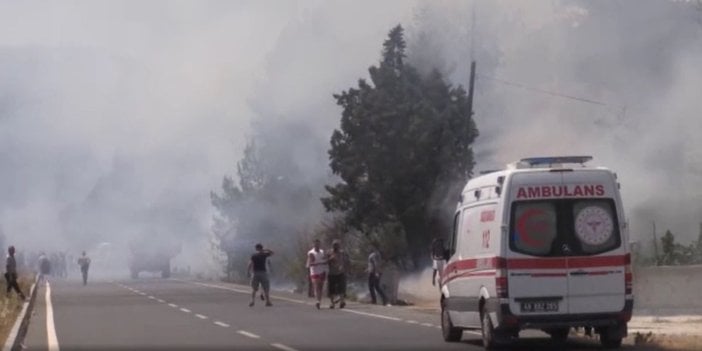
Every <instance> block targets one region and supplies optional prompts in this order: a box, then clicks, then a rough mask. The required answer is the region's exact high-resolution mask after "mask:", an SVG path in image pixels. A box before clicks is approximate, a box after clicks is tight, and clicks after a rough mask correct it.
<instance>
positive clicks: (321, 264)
mask: <svg viewBox="0 0 702 351" xmlns="http://www.w3.org/2000/svg"><path fill="white" fill-rule="evenodd" d="M320 246H321V242H320V241H319V239H315V240H314V247H313V248H312V249H311V250H310V251H309V252H307V267H308V268H309V269H310V280H311V281H312V286H313V287H314V296H315V298H316V299H317V303H316V304H315V306H316V307H317V309H319V306H320V304H321V303H322V289H324V280H326V278H327V257H326V255H325V254H324V250H322V249H321V248H320Z"/></svg>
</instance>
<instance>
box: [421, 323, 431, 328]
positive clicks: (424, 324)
mask: <svg viewBox="0 0 702 351" xmlns="http://www.w3.org/2000/svg"><path fill="white" fill-rule="evenodd" d="M422 326H424V327H429V328H431V327H433V326H434V325H433V324H431V323H422Z"/></svg>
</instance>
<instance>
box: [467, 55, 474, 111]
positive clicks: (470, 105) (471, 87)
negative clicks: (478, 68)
mask: <svg viewBox="0 0 702 351" xmlns="http://www.w3.org/2000/svg"><path fill="white" fill-rule="evenodd" d="M474 89H475V61H471V62H470V81H469V82H468V112H469V117H471V118H472V117H473V91H474Z"/></svg>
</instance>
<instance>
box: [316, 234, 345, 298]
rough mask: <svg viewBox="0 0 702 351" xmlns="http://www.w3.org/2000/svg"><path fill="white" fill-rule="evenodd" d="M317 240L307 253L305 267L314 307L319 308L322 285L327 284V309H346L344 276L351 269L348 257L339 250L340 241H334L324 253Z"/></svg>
mask: <svg viewBox="0 0 702 351" xmlns="http://www.w3.org/2000/svg"><path fill="white" fill-rule="evenodd" d="M321 245H322V244H321V241H320V240H319V239H317V240H315V241H314V245H313V247H312V249H310V251H308V252H307V263H306V266H307V268H308V269H309V272H310V282H311V284H312V289H313V291H314V297H315V299H317V302H316V303H315V306H316V307H317V309H319V308H321V304H322V295H323V291H324V283H325V282H326V283H327V290H328V296H329V300H330V305H329V308H335V307H336V304H337V303H338V304H339V308H344V307H346V274H347V272H348V270H349V268H350V267H351V260H350V259H349V255H348V254H347V253H346V252H345V251H344V250H342V249H341V241H339V240H334V241H333V242H332V248H331V249H330V250H328V251H324V250H322V248H321Z"/></svg>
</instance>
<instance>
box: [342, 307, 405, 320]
mask: <svg viewBox="0 0 702 351" xmlns="http://www.w3.org/2000/svg"><path fill="white" fill-rule="evenodd" d="M342 311H344V312H348V313H355V314H360V315H362V316H368V317H374V318H380V319H387V320H390V321H397V322H401V321H402V319H400V318H397V317H390V316H384V315H382V314H375V313H368V312H361V311H354V310H350V309H346V308H345V309H343V310H342Z"/></svg>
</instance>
